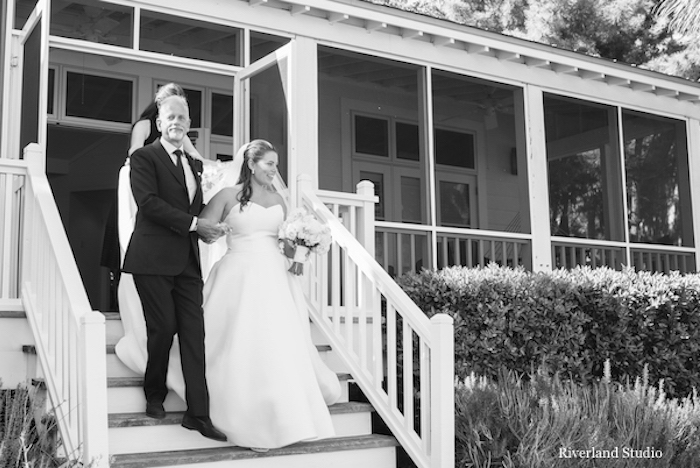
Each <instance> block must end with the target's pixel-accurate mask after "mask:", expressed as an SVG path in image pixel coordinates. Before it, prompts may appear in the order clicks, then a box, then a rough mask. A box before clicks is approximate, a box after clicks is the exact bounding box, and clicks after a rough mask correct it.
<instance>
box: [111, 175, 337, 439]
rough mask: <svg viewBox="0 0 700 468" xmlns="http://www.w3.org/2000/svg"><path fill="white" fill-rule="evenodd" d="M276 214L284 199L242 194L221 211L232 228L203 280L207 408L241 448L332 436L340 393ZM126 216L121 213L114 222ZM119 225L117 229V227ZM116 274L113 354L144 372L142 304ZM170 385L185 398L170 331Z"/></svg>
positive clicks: (123, 188)
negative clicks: (314, 334)
mask: <svg viewBox="0 0 700 468" xmlns="http://www.w3.org/2000/svg"><path fill="white" fill-rule="evenodd" d="M122 172H126V171H122ZM126 175H128V172H127V173H126ZM124 179H126V180H127V181H128V176H125V174H120V190H119V197H120V207H122V206H125V205H126V206H129V205H128V202H130V201H131V198H130V193H131V191H130V190H129V186H128V183H122V181H123V180H124ZM125 211H126V210H125ZM134 212H135V211H134ZM283 213H284V211H283V209H282V207H281V205H275V206H272V207H269V208H264V207H262V206H260V205H257V204H255V203H249V204H248V205H247V206H246V207H245V208H244V209H243V211H241V210H240V205H236V206H235V207H234V208H233V209H232V210H231V212H230V213H229V214H228V216H227V218H226V219H225V220H224V222H225V223H226V224H228V225H229V226H230V227H231V232H230V233H229V234H228V235H227V237H226V239H225V241H226V244H227V246H228V250H226V251H225V254H224V255H223V257H221V259H220V260H219V261H218V262H217V263H216V264H215V265H214V267H213V268H212V269H211V272H209V274H208V275H207V279H206V282H205V285H204V323H205V333H206V337H205V345H206V346H205V348H206V362H207V364H206V365H207V369H206V374H207V384H208V387H209V395H210V415H211V418H212V420H213V422H214V425H215V426H216V427H217V428H219V429H220V430H222V431H223V432H224V433H226V435H227V436H228V440H229V442H230V443H232V444H233V445H238V446H242V447H260V448H277V447H282V446H285V445H289V444H291V443H294V442H298V441H302V440H311V439H316V438H326V437H331V436H332V435H333V426H332V423H331V418H330V413H329V411H328V406H327V405H330V404H333V403H335V402H337V401H338V399H339V398H340V394H341V389H340V383H339V382H338V378H337V376H336V374H335V373H334V372H332V371H331V370H330V369H328V367H326V365H325V364H324V363H323V361H322V360H321V358H320V357H319V355H318V352H317V351H316V348H315V346H314V345H313V343H312V342H311V335H310V329H309V317H308V313H307V310H306V307H305V303H306V302H305V299H304V296H303V292H302V290H301V285H300V281H299V277H296V276H293V275H292V274H290V273H289V272H287V268H288V267H289V262H288V260H287V259H286V257H284V256H283V255H282V254H281V253H280V251H279V249H278V245H277V230H278V227H279V225H280V224H281V223H282V221H283V217H284V214H283ZM129 221H130V220H127V219H125V217H122V216H121V215H120V223H121V222H124V223H128V222H129ZM124 232H125V231H124V230H123V229H122V228H120V234H123V233H124ZM127 234H129V235H130V232H128V233H127ZM223 241H224V239H222V240H220V241H219V243H218V244H223ZM200 245H201V244H200ZM123 246H124V247H125V246H126V243H124V244H123ZM210 247H211V246H207V247H205V248H204V252H203V256H204V257H205V258H204V259H203V267H204V270H205V274H206V273H207V272H206V270H207V268H206V266H205V265H204V263H206V256H207V255H209V256H211V255H212V253H213V252H215V251H216V249H211V248H210ZM125 280H126V281H125ZM122 281H125V283H124V285H122V284H120V290H119V300H120V314H121V317H122V321H123V324H124V332H125V334H124V337H123V338H121V339H120V341H119V342H118V343H117V346H116V353H117V356H118V357H119V358H120V359H121V360H122V362H124V363H125V364H126V365H127V366H128V367H129V368H131V369H132V370H133V371H135V372H137V373H139V374H143V373H144V372H145V368H146V357H147V353H146V327H145V321H144V318H143V311H142V309H141V304H140V301H139V299H138V295H137V294H136V290H135V288H134V287H133V279H132V278H131V276H130V275H123V276H122ZM167 384H168V387H169V388H170V389H171V390H173V391H175V392H176V393H177V394H178V395H180V397H182V398H183V399H184V390H185V386H184V382H183V378H182V369H181V366H180V356H179V349H178V346H177V339H175V342H174V344H173V349H172V350H171V353H170V364H169V366H168V378H167Z"/></svg>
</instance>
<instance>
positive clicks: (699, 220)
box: [686, 119, 700, 271]
mask: <svg viewBox="0 0 700 468" xmlns="http://www.w3.org/2000/svg"><path fill="white" fill-rule="evenodd" d="M686 128H687V133H688V173H689V176H690V177H689V178H690V200H691V205H692V206H693V207H697V206H700V189H699V188H700V160H698V158H694V157H693V155H698V154H700V120H698V119H688V126H687V127H686ZM691 216H692V219H693V235H694V239H695V271H700V265H699V263H700V261H699V260H700V210H698V209H697V208H695V209H694V210H693V212H692V215H691Z"/></svg>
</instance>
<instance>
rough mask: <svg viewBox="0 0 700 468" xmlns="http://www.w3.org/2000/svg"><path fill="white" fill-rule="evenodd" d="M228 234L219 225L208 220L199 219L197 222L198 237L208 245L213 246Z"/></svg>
mask: <svg viewBox="0 0 700 468" xmlns="http://www.w3.org/2000/svg"><path fill="white" fill-rule="evenodd" d="M225 233H226V232H225V231H224V228H223V227H222V226H220V225H218V224H215V223H213V222H212V221H209V220H208V219H202V218H199V219H198V220H197V235H199V237H201V238H202V240H203V241H204V242H206V243H207V244H211V243H212V242H214V241H216V239H218V238H219V237H221V236H223V235H224V234H225Z"/></svg>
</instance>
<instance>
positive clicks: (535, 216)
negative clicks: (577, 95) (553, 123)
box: [524, 85, 552, 271]
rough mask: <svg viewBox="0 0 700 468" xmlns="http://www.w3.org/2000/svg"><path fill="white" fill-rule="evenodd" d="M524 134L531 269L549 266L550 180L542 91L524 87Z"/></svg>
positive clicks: (545, 268)
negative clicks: (548, 175) (548, 179)
mask: <svg viewBox="0 0 700 468" xmlns="http://www.w3.org/2000/svg"><path fill="white" fill-rule="evenodd" d="M524 96H525V122H526V133H527V140H528V145H527V166H528V170H527V178H528V192H529V193H530V226H531V232H532V271H548V270H551V269H552V241H551V235H550V231H549V183H548V181H547V141H546V138H545V125H544V101H543V96H542V90H541V89H539V88H535V87H534V86H531V85H527V86H525V93H524Z"/></svg>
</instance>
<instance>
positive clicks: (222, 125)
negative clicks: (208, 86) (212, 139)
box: [211, 93, 233, 136]
mask: <svg viewBox="0 0 700 468" xmlns="http://www.w3.org/2000/svg"><path fill="white" fill-rule="evenodd" d="M211 133H212V134H214V135H222V136H233V96H230V95H227V94H219V93H212V94H211Z"/></svg>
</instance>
